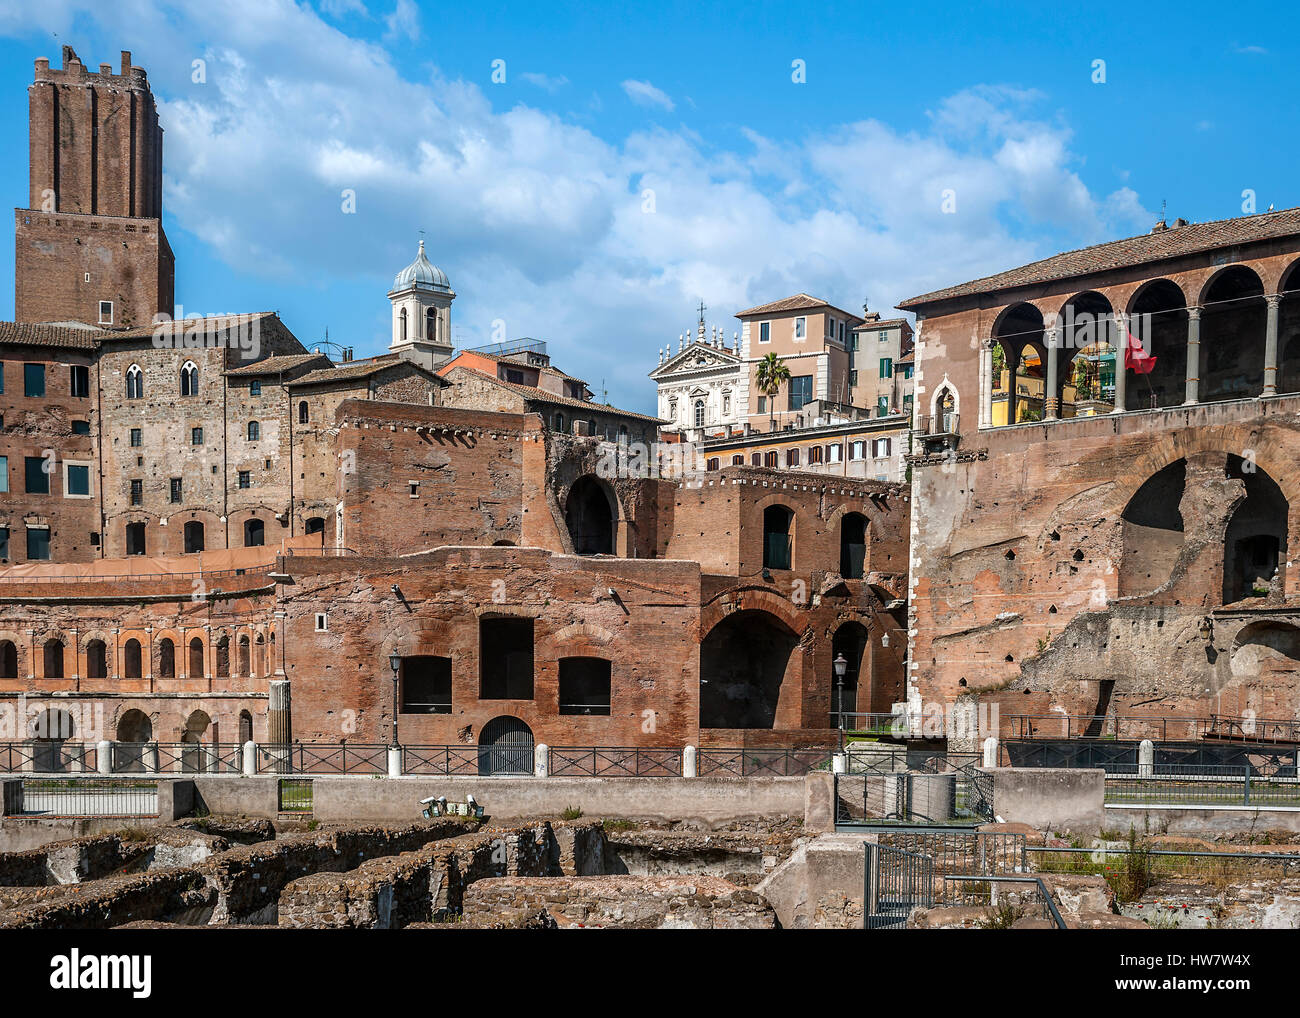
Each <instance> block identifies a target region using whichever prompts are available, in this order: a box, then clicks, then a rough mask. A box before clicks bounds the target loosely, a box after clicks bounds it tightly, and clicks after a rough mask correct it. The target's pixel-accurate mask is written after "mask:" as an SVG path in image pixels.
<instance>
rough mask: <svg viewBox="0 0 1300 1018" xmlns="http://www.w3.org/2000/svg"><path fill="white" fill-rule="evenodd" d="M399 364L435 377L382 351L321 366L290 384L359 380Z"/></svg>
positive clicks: (417, 366)
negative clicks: (366, 356) (374, 354)
mask: <svg viewBox="0 0 1300 1018" xmlns="http://www.w3.org/2000/svg"><path fill="white" fill-rule="evenodd" d="M399 364H410V366H411V367H413V368H414V369H415V370H416V371H420V372H423V373H424V374H426V375H428V376H429V377H430V378H437V377H438V376H437V375H434V374H433V372H431V371H425V369H424V368H422V367H420V366H419V365H418V364H412V363H411V362H410V361H407V360H404V359H403V358H401V357H399V356H398V355H397V354H395V353H384V354H380V355H379V356H377V357H368V358H366V359H365V360H360V361H348V362H347V363H345V364H337V365H335V366H334V367H330V368H321V369H320V370H318V371H312V372H309V373H307V374H305V375H303V376H302V377H301V378H299V379H295V380H294V381H293V382H291V383H290V384H291V385H292V386H294V387H295V388H297V387H299V386H303V385H328V384H330V383H332V382H351V381H359V380H360V379H362V378H369V377H370V376H371V375H377V374H379V372H381V371H383V370H385V369H386V368H392V367H396V366H398V365H399Z"/></svg>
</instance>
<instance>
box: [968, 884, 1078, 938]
mask: <svg viewBox="0 0 1300 1018" xmlns="http://www.w3.org/2000/svg"><path fill="white" fill-rule="evenodd" d="M943 884H944V892H943V904H945V905H948V906H953V905H987V906H988V907H989V922H988V925H990V926H995V925H1001V924H1002V923H1003V922H1005V923H1006V924H1007V925H1010V924H1011V923H1012V922H1015V921H1016V920H1018V919H1021V918H1024V917H1025V916H1026V911H1025V909H1026V906H1027V905H1034V904H1037V905H1041V906H1042V914H1043V917H1044V918H1046V919H1047V920H1048V921H1049V922H1051V924H1052V928H1053V929H1056V930H1064V929H1067V928H1068V927H1067V926H1066V925H1065V920H1064V919H1063V918H1062V917H1061V912H1060V909H1058V908H1057V907H1056V901H1055V900H1054V899H1053V898H1052V892H1051V891H1049V890H1048V889H1047V886H1046V885H1045V884H1044V883H1043V879H1042V877H1009V876H970V875H966V874H958V875H951V874H950V875H947V876H945V877H944V878H943ZM953 884H958V885H961V884H987V885H988V888H989V889H988V890H987V891H986V892H983V893H973V892H970V891H961V890H956V891H954V890H949V888H950V886H951V885H953ZM1003 884H1012V885H1013V886H1024V887H1025V888H1026V889H1027V890H1028V891H1029V892H1030V894H1031V895H1036V900H1027V899H1026V896H1025V895H1024V894H1022V893H1017V894H1015V895H1013V896H1008V899H1009V900H1007V901H1001V900H999V898H1000V896H999V894H998V891H999V889H1000V887H1001V886H1002V885H1003Z"/></svg>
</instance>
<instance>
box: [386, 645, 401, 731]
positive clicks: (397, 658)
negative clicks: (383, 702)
mask: <svg viewBox="0 0 1300 1018" xmlns="http://www.w3.org/2000/svg"><path fill="white" fill-rule="evenodd" d="M388 664H389V667H391V668H392V669H393V748H394V749H396V748H397V745H398V742H397V672H398V669H400V668H401V667H402V656H401V655H400V654H399V653H397V648H396V647H394V648H393V652H392V653H391V654H389V655H388Z"/></svg>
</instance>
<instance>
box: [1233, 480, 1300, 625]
mask: <svg viewBox="0 0 1300 1018" xmlns="http://www.w3.org/2000/svg"><path fill="white" fill-rule="evenodd" d="M1228 476H1229V477H1233V478H1238V479H1240V480H1241V481H1242V482H1243V483H1244V484H1245V486H1246V499H1245V501H1244V502H1242V503H1241V504H1240V505H1238V506H1237V509H1236V511H1235V512H1234V513H1233V514H1232V519H1231V520H1229V521H1228V530H1227V533H1226V534H1225V535H1224V540H1223V603H1224V604H1232V603H1233V602H1235V601H1241V600H1243V599H1245V598H1248V597H1264V596H1266V595H1267V594H1268V593H1269V592H1270V591H1273V590H1281V589H1282V572H1283V569H1284V568H1285V563H1286V537H1287V515H1288V512H1289V510H1290V507H1289V505H1288V504H1287V500H1286V496H1284V495H1283V494H1282V489H1281V488H1279V487H1278V485H1277V482H1276V481H1274V480H1273V478H1271V477H1269V476H1268V474H1266V473H1265V472H1264V471H1263V470H1261V469H1260V468H1259V467H1258V466H1257V465H1255V464H1253V463H1252V464H1249V465H1248V464H1247V463H1246V461H1245V460H1243V459H1242V458H1241V457H1240V456H1229V457H1228Z"/></svg>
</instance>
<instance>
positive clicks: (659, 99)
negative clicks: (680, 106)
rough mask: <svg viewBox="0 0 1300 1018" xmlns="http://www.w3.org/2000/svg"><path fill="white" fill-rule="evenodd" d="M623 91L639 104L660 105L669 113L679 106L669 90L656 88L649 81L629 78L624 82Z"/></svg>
mask: <svg viewBox="0 0 1300 1018" xmlns="http://www.w3.org/2000/svg"><path fill="white" fill-rule="evenodd" d="M623 91H624V92H626V93H627V97H628V98H629V99H631V100H632V101H633V102H634V103H636V104H637V105H638V106H659V107H661V108H662V109H665V110H667V111H668V112H669V113H671V112H672V111H673V110H675V109H676V108H677V107H676V104H674V103H673V101H672V99H671V98H670V97H669V95H668V93H667V92H665V91H663V89H660V88H655V86H654V85H652V84H650V82H648V81H635V80H633V79H631V78H629V79H628V80H627V81H625V82H623Z"/></svg>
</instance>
